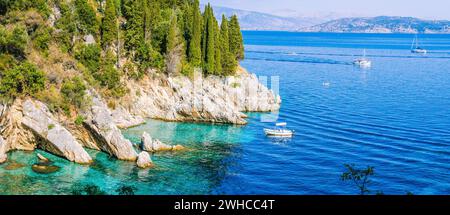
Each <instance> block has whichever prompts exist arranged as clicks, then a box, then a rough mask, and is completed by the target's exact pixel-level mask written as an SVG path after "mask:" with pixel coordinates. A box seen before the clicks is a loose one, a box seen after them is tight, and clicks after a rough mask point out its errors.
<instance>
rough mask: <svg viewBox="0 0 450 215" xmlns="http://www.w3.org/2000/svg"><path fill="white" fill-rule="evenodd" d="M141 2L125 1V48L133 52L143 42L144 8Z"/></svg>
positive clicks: (138, 0)
mask: <svg viewBox="0 0 450 215" xmlns="http://www.w3.org/2000/svg"><path fill="white" fill-rule="evenodd" d="M142 3H143V0H137V1H135V0H125V1H124V3H123V4H124V15H125V18H126V19H127V22H126V25H125V48H126V49H127V50H129V51H130V50H135V49H136V47H139V46H140V45H141V44H142V43H143V42H144V28H143V27H144V8H143V4H142Z"/></svg>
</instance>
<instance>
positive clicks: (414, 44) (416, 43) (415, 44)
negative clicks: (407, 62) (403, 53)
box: [411, 34, 428, 54]
mask: <svg viewBox="0 0 450 215" xmlns="http://www.w3.org/2000/svg"><path fill="white" fill-rule="evenodd" d="M427 52H428V51H427V50H426V49H424V48H422V47H420V46H419V39H418V37H417V34H416V36H415V37H414V40H413V42H412V44H411V53H415V54H426V53H427Z"/></svg>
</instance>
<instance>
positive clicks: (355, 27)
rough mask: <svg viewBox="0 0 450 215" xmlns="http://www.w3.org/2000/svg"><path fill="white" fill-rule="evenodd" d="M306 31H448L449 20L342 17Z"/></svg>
mask: <svg viewBox="0 0 450 215" xmlns="http://www.w3.org/2000/svg"><path fill="white" fill-rule="evenodd" d="M301 31H307V32H349V33H450V21H430V20H422V19H417V18H412V17H389V16H379V17H373V18H343V19H338V20H333V21H329V22H326V23H323V24H319V25H315V26H312V27H306V28H303V29H301Z"/></svg>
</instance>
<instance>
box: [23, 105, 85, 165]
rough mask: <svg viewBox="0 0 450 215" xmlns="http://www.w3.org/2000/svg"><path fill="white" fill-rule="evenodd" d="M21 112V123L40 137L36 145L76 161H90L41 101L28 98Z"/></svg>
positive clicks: (80, 146) (78, 144) (79, 145)
mask: <svg viewBox="0 0 450 215" xmlns="http://www.w3.org/2000/svg"><path fill="white" fill-rule="evenodd" d="M22 113H23V118H22V124H23V125H24V126H25V127H26V128H28V129H30V130H31V131H32V132H33V133H34V134H35V135H36V136H38V138H39V139H41V141H40V142H39V145H38V146H39V147H40V148H42V149H43V150H45V151H49V152H51V153H53V154H56V155H59V156H62V157H65V158H67V160H70V161H74V162H76V163H83V164H86V163H91V162H92V158H91V157H90V156H89V154H88V153H87V152H86V151H85V150H84V149H83V147H82V145H81V144H80V143H78V141H77V140H76V139H75V138H74V137H73V136H72V134H71V133H70V132H69V131H68V130H67V129H66V128H64V127H63V126H61V125H60V124H59V123H58V122H57V121H56V120H55V119H53V117H52V115H51V113H50V111H49V110H48V108H47V106H45V105H44V104H43V103H41V102H38V101H32V100H31V99H28V100H26V101H25V102H24V103H23V111H22Z"/></svg>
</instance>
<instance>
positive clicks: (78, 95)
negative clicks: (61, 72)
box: [61, 77, 87, 108]
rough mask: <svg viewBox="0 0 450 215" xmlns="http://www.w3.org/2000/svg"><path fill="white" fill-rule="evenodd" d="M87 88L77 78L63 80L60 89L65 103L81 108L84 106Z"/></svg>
mask: <svg viewBox="0 0 450 215" xmlns="http://www.w3.org/2000/svg"><path fill="white" fill-rule="evenodd" d="M86 90H87V87H86V85H85V84H84V82H83V81H82V80H81V78H79V77H74V78H72V79H70V80H65V81H64V83H63V85H62V87H61V94H62V95H63V98H64V100H65V101H66V102H68V103H70V104H72V105H74V106H76V107H77V108H82V107H83V105H85V104H86Z"/></svg>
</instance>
